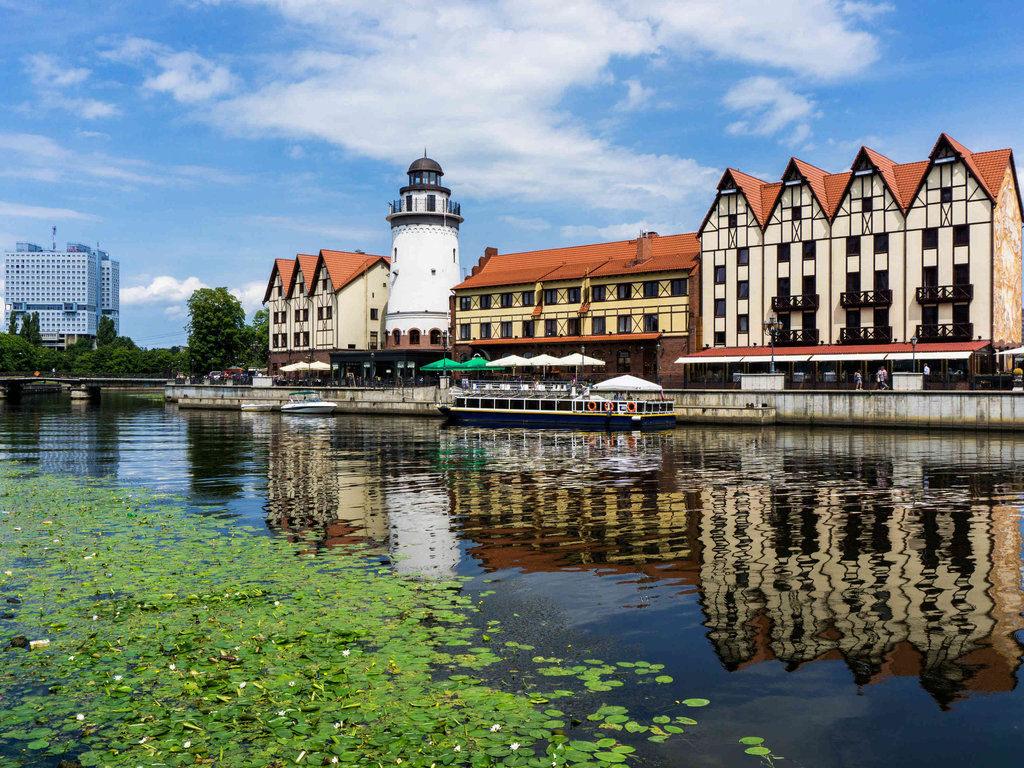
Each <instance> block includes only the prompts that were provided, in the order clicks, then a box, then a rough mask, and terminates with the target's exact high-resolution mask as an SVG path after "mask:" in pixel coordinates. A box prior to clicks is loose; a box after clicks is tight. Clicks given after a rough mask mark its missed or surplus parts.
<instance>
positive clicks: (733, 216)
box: [729, 213, 737, 229]
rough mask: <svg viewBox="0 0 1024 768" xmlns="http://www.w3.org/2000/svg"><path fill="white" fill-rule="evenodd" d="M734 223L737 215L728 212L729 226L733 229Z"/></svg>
mask: <svg viewBox="0 0 1024 768" xmlns="http://www.w3.org/2000/svg"><path fill="white" fill-rule="evenodd" d="M736 223H737V216H736V214H735V213H730V214H729V228H730V229H735V228H736Z"/></svg>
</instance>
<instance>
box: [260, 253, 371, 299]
mask: <svg viewBox="0 0 1024 768" xmlns="http://www.w3.org/2000/svg"><path fill="white" fill-rule="evenodd" d="M378 261H383V262H384V263H385V264H390V260H389V259H387V258H386V257H385V256H374V255H372V254H369V253H349V252H347V251H327V250H322V251H320V253H319V254H317V255H316V256H314V255H312V254H309V253H298V254H296V255H295V258H294V259H275V260H274V266H273V268H272V269H271V270H270V280H269V281H268V282H267V291H266V293H265V294H264V295H263V303H264V304H266V303H267V302H268V301H270V293H271V291H272V290H273V287H274V275H275V274H280V275H281V283H282V284H283V285H284V295H285V296H286V297H287V298H291V296H292V293H293V291H294V290H295V281H296V277H297V276H298V273H299V269H301V270H302V277H303V279H304V280H305V285H306V288H307V290H309V291H310V292H312V291H314V290H315V285H316V273H317V270H318V269H319V268H320V266H321V264H322V265H324V267H325V268H326V269H327V272H328V274H329V275H330V276H331V282H332V283H333V284H334V290H338V289H340V288H343V287H344V286H346V285H348V284H349V283H350V282H352V281H353V280H355V279H356V278H357V277H359V276H360V275H361V274H363V272H365V271H366V270H367V269H369V268H370V267H372V266H374V265H375V264H376V263H377V262H378Z"/></svg>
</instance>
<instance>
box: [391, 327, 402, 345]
mask: <svg viewBox="0 0 1024 768" xmlns="http://www.w3.org/2000/svg"><path fill="white" fill-rule="evenodd" d="M391 342H392V343H393V344H394V345H395V346H396V347H397V346H398V345H399V344H401V343H402V332H401V331H400V330H398V329H397V328H395V330H393V331H392V332H391Z"/></svg>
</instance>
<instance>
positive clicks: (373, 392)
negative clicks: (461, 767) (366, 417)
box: [164, 384, 443, 418]
mask: <svg viewBox="0 0 1024 768" xmlns="http://www.w3.org/2000/svg"><path fill="white" fill-rule="evenodd" d="M292 391H295V390H289V389H287V388H285V387H251V386H242V387H230V386H223V385H216V384H168V385H167V386H166V387H165V388H164V399H166V400H167V401H168V402H172V403H177V404H178V407H179V408H209V409H215V410H229V411H237V410H240V409H241V407H242V403H243V402H246V403H269V404H270V405H272V406H273V408H274V410H278V409H279V408H280V407H281V405H283V404H284V403H286V402H288V393H289V392H292ZM303 391H312V392H316V393H317V394H318V395H320V397H321V398H323V399H324V400H327V401H329V402H332V403H337V405H338V408H337V410H336V411H335V413H365V414H389V415H396V416H435V417H438V418H440V416H441V414H440V412H438V410H437V402H438V399H439V398H440V397H441V393H442V391H443V390H441V389H439V388H438V387H410V388H407V389H363V388H360V387H306V388H303Z"/></svg>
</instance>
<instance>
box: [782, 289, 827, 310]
mask: <svg viewBox="0 0 1024 768" xmlns="http://www.w3.org/2000/svg"><path fill="white" fill-rule="evenodd" d="M817 308H818V294H816V293H798V294H796V295H794V296H773V297H772V310H773V311H775V312H812V311H814V310H816V309H817Z"/></svg>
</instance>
